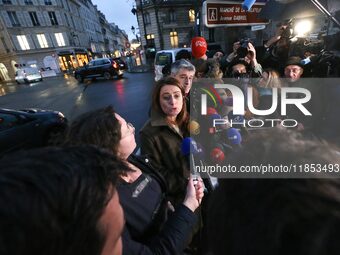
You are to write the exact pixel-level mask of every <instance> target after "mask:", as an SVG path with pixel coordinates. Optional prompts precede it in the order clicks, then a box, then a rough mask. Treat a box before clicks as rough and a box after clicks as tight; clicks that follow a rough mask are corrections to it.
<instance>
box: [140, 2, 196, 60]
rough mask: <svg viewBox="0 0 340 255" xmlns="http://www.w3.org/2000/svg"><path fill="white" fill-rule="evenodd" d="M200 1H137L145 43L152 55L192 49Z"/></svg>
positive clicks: (145, 47)
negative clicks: (184, 48)
mask: <svg viewBox="0 0 340 255" xmlns="http://www.w3.org/2000/svg"><path fill="white" fill-rule="evenodd" d="M201 2H202V1H200V0H136V9H135V10H136V12H135V13H136V15H137V21H138V25H139V31H140V34H141V43H142V45H143V48H144V50H145V52H146V55H147V57H148V53H152V52H154V51H159V50H162V49H171V48H178V47H190V41H191V38H192V37H193V36H194V35H195V27H196V26H195V24H196V23H195V22H196V16H197V13H198V12H199V9H200V8H201V6H202V3H201Z"/></svg>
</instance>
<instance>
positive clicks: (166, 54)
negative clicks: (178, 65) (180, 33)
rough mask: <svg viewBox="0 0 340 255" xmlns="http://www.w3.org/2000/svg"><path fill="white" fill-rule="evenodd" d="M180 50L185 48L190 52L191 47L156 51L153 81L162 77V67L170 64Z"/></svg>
mask: <svg viewBox="0 0 340 255" xmlns="http://www.w3.org/2000/svg"><path fill="white" fill-rule="evenodd" d="M181 50H187V51H189V52H191V48H177V49H171V50H161V51H158V52H157V53H156V57H155V81H158V80H160V79H161V78H162V77H163V73H162V70H163V67H164V66H166V65H167V64H172V63H173V62H175V60H176V55H177V53H178V52H179V51H181Z"/></svg>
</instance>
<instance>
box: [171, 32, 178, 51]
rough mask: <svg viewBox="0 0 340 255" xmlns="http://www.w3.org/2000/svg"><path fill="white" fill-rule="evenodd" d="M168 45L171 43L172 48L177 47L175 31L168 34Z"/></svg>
mask: <svg viewBox="0 0 340 255" xmlns="http://www.w3.org/2000/svg"><path fill="white" fill-rule="evenodd" d="M170 43H171V47H173V48H177V47H178V35H177V32H176V31H172V32H170Z"/></svg>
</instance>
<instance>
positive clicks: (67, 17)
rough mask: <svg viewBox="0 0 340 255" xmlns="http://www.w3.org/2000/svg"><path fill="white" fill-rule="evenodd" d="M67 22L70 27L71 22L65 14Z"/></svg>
mask: <svg viewBox="0 0 340 255" xmlns="http://www.w3.org/2000/svg"><path fill="white" fill-rule="evenodd" d="M65 20H66V23H67V25H68V26H70V22H69V20H68V17H67V14H66V13H65Z"/></svg>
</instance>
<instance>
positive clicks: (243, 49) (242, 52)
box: [237, 38, 251, 58]
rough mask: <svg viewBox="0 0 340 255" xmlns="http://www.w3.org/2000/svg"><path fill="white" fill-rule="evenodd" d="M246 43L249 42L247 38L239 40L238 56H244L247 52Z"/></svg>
mask: <svg viewBox="0 0 340 255" xmlns="http://www.w3.org/2000/svg"><path fill="white" fill-rule="evenodd" d="M248 43H251V40H250V39H249V38H244V39H241V40H240V44H241V47H240V48H238V49H237V56H238V58H245V57H246V56H247V54H248Z"/></svg>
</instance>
